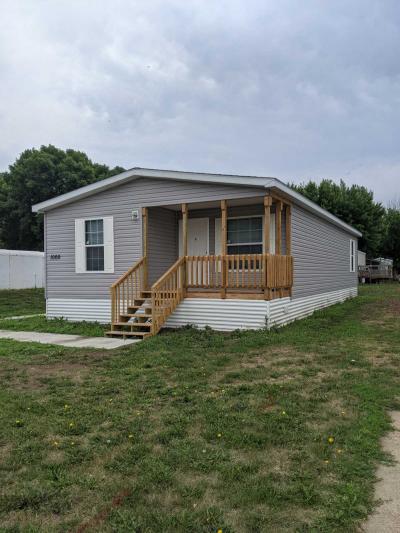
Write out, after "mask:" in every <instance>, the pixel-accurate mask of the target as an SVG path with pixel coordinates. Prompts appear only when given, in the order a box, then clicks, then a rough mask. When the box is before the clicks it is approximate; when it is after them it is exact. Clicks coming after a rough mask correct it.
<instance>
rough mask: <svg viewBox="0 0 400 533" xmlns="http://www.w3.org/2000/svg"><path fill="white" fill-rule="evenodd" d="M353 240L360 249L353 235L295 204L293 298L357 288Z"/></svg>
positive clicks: (293, 210)
mask: <svg viewBox="0 0 400 533" xmlns="http://www.w3.org/2000/svg"><path fill="white" fill-rule="evenodd" d="M351 239H354V240H355V242H356V246H357V238H356V237H353V236H352V235H351V234H350V233H347V232H346V231H344V230H342V229H340V228H339V227H337V226H335V225H333V224H331V223H329V222H326V221H325V220H323V219H321V218H319V217H317V216H315V215H313V214H312V213H310V212H308V211H305V210H304V209H302V208H301V207H298V206H296V205H293V208H292V255H293V257H294V284H293V293H292V296H293V298H294V299H297V298H304V297H307V296H313V295H316V294H324V293H327V292H331V291H337V290H340V289H348V288H354V287H357V284H358V279H357V259H356V262H355V272H350V240H351ZM355 257H356V258H357V249H356V250H355Z"/></svg>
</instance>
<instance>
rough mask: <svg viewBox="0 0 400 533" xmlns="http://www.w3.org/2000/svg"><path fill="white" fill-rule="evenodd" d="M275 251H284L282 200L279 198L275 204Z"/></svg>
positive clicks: (279, 252)
mask: <svg viewBox="0 0 400 533" xmlns="http://www.w3.org/2000/svg"><path fill="white" fill-rule="evenodd" d="M275 209H276V212H275V253H276V255H281V253H282V202H281V201H280V200H279V201H277V202H276V204H275Z"/></svg>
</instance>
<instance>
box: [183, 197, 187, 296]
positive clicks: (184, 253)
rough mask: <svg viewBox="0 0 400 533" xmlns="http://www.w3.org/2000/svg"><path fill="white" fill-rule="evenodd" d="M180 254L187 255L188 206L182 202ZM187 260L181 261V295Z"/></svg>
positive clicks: (185, 278)
mask: <svg viewBox="0 0 400 533" xmlns="http://www.w3.org/2000/svg"><path fill="white" fill-rule="evenodd" d="M182 255H183V257H185V258H186V257H187V255H188V207H187V204H182ZM186 271H187V262H186V259H185V262H184V263H183V270H182V290H183V296H185V295H186V288H187V272H186Z"/></svg>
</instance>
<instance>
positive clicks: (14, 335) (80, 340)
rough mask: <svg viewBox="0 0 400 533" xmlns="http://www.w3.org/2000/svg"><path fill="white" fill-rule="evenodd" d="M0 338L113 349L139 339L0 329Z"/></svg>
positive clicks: (75, 346) (73, 346) (74, 346)
mask: <svg viewBox="0 0 400 533" xmlns="http://www.w3.org/2000/svg"><path fill="white" fill-rule="evenodd" d="M0 339H12V340H15V341H22V342H40V343H41V344H56V345H58V346H68V347H69V348H98V349H101V350H113V349H114V348H121V346H128V345H129V344H134V343H135V342H140V341H139V339H128V340H123V339H113V338H109V337H82V336H81V335H66V334H64V333H40V332H38V331H11V330H5V329H1V330H0Z"/></svg>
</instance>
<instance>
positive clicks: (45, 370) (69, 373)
mask: <svg viewBox="0 0 400 533" xmlns="http://www.w3.org/2000/svg"><path fill="white" fill-rule="evenodd" d="M89 372H90V368H89V367H88V366H87V365H84V364H82V363H72V362H68V361H65V362H63V361H60V362H56V363H52V364H41V365H24V366H23V367H22V371H20V372H19V373H17V374H14V376H13V378H12V380H11V383H9V384H8V385H9V386H12V387H13V388H15V389H17V390H18V389H21V390H37V389H41V388H43V387H46V386H47V380H49V379H54V378H57V379H69V380H71V381H73V382H74V383H77V384H81V383H82V382H83V381H84V379H85V378H86V376H87V375H88V374H89Z"/></svg>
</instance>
